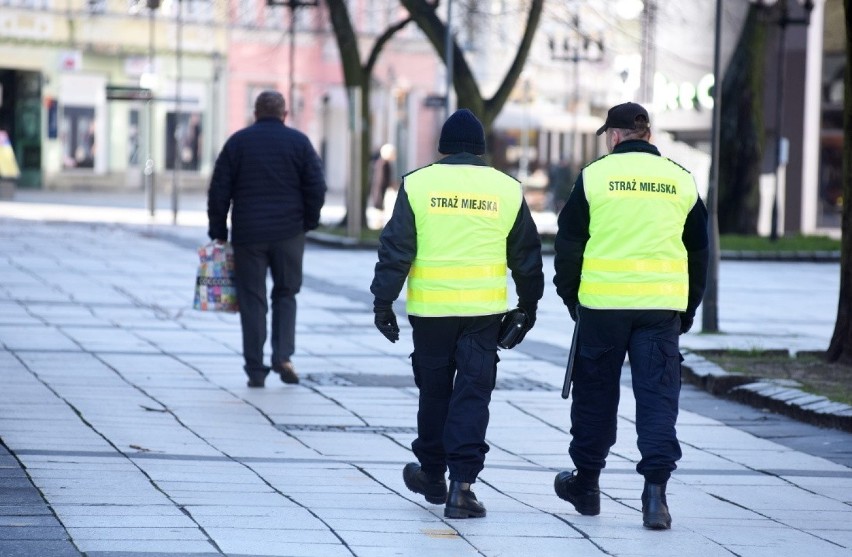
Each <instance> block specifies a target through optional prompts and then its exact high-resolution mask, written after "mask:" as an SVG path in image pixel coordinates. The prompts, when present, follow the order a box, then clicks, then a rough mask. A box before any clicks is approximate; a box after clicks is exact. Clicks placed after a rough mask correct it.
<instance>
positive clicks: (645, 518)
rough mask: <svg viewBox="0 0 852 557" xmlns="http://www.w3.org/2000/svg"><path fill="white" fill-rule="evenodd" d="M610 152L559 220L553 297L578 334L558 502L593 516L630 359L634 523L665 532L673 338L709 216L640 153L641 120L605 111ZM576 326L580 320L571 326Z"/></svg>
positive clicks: (661, 165)
mask: <svg viewBox="0 0 852 557" xmlns="http://www.w3.org/2000/svg"><path fill="white" fill-rule="evenodd" d="M604 132H606V145H607V149H608V150H609V151H610V153H611V154H609V155H606V156H604V157H602V158H600V159H598V160H597V161H595V162H593V163H591V164H590V165H588V166H587V167H586V168H584V169H583V172H582V174H581V175H580V176H579V177H578V178H577V181H576V183H575V184H574V189H573V190H572V192H571V195H570V196H569V198H568V202H567V203H566V205H565V207H564V208H563V209H562V211H561V213H560V214H559V221H558V223H559V226H558V231H557V235H556V242H555V250H556V256H555V259H554V265H555V267H556V275H555V277H554V279H553V282H554V284H555V285H556V292H557V293H558V294H559V296H560V297H561V298H562V300H563V302H565V305H566V306H568V311H569V312H570V314H571V318H572V319H574V321H577V327H579V331H578V336H577V341H578V343H579V345H578V350H577V352H576V354H577V356H576V359H575V361H574V376H573V382H574V390H573V401H572V405H571V435H572V439H571V445H570V447H569V453H570V455H571V459H572V460H573V461H574V465H575V466H576V471H575V472H573V473H569V472H567V471H566V472H560V473H559V474H558V475H557V476H556V479H555V482H554V488H555V490H556V494H557V495H558V496H559V497H561V498H562V499H565V500H566V501H568V502H569V503H571V504H572V505H574V508H575V509H576V510H577V512H579V513H580V514H585V515H596V514H598V513H600V490H599V487H598V478H599V476H600V472H601V469H602V468H603V467H604V466H605V465H606V457H607V455H608V454H609V449H610V447H612V445H613V444H614V443H615V435H616V421H617V418H616V413H617V411H618V399H619V391H620V381H619V377H620V375H621V367H622V364H623V363H624V356H625V354H629V356H630V369H631V372H632V378H633V394H634V396H635V398H636V432H637V434H638V446H639V452H640V454H641V460H640V461H639V463H638V465H637V466H636V471H637V472H639V473H640V474H641V475H642V476H644V477H645V488H644V490H643V492H642V522H643V524H644V525H645V526H646V527H647V528H652V529H667V528H670V527H671V515H670V514H669V510H668V505H667V502H666V484H667V482H668V480H669V477H670V476H671V473H672V471H673V470H674V469H675V468H676V464H675V463H676V462H677V461H678V460H679V459H680V457H681V450H680V444H679V443H678V440H677V434H676V432H675V422H676V421H677V414H678V398H679V396H680V354H679V346H678V344H679V339H678V335H680V334H683V333H685V332H687V331H688V330H689V328H690V327H691V326H692V321H693V319H694V317H695V311H696V309H697V308H698V305H699V304H700V303H701V298H702V296H703V295H704V287H705V284H706V279H707V257H708V256H707V211H706V209H705V207H704V203H703V202H702V201H701V199H700V198H699V197H698V192H697V190H696V188H695V181H694V180H693V178H692V175H691V174H690V173H689V172H687V171H686V170H684V169H683V168H682V167H680V166H679V165H678V164H676V163H674V162H672V161H671V160H669V159H667V158H665V157H662V156H660V152H659V151H658V150H657V148H656V147H655V146H654V145H652V144H651V143H649V140H650V137H651V125H650V120H649V118H648V112H647V111H646V110H645V109H644V108H643V107H642V106H640V105H638V104H636V103H624V104H620V105H618V106H614V107H612V108H611V109H610V110H609V113H608V114H607V118H606V122H605V123H604V125H603V126H602V127H601V128H600V129H599V130H598V135H600V134H602V133H604ZM578 318H579V320H578Z"/></svg>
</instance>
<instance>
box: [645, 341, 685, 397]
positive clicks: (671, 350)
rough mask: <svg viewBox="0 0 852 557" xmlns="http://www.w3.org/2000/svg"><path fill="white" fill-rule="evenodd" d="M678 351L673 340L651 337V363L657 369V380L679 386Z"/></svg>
mask: <svg viewBox="0 0 852 557" xmlns="http://www.w3.org/2000/svg"><path fill="white" fill-rule="evenodd" d="M680 360H681V357H680V352H679V351H678V349H677V345H676V344H675V343H673V342H670V341H666V340H662V339H651V364H652V365H653V366H654V370H655V371H656V370H659V374H660V375H659V382H660V383H661V384H663V385H665V386H667V387H668V386H676V387H680Z"/></svg>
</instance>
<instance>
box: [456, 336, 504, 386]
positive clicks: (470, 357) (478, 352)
mask: <svg viewBox="0 0 852 557" xmlns="http://www.w3.org/2000/svg"><path fill="white" fill-rule="evenodd" d="M463 342H465V343H467V346H466V350H467V352H468V354H467V358H466V359H465V373H467V374H469V375H468V377H470V379H471V382H472V383H473V384H474V385H476V386H477V387H480V388H483V389H488V390H489V391H491V390H493V389H494V387H495V385H496V384H497V362H499V361H500V358H499V357H498V356H497V347H496V346H495V347H494V348H486V347H485V346H483V345H482V344H481V342H480V341H479V339H478V338H476V337H468V338H467V339H464V340H463Z"/></svg>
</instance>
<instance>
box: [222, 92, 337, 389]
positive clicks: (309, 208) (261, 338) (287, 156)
mask: <svg viewBox="0 0 852 557" xmlns="http://www.w3.org/2000/svg"><path fill="white" fill-rule="evenodd" d="M254 116H255V122H254V124H252V125H251V126H248V127H247V128H245V129H242V130H240V131H238V132H237V133H235V134H234V135H232V136H231V137H230V138H229V139H228V141H226V142H225V145H224V147H223V148H222V152H221V153H220V154H219V157H218V158H217V159H216V166H215V168H214V170H213V177H212V179H211V180H210V190H209V192H208V198H207V216H208V220H209V229H208V235H209V236H210V238H211V239H212V240H216V241H220V242H224V241H227V239H228V225H227V217H228V211H229V210H230V211H231V226H232V230H231V242H232V243H233V245H234V270H235V278H236V287H237V303H238V304H239V306H240V324H241V325H242V333H243V357H244V358H245V366H244V369H245V372H246V374H247V375H248V386H249V387H263V386H264V382H265V380H266V376H267V374H268V373H269V369H270V368H269V367H268V366H266V365H264V361H263V347H264V344H265V343H266V333H267V330H266V314H267V312H268V305H267V302H266V276H267V272H270V273H271V274H272V292H271V294H270V296H269V298H270V300H271V302H272V336H271V339H270V341H271V345H272V361H271V363H272V366H271V367H272V369H273V370H274V371H275V372H276V373H278V374H279V375H280V376H281V380H282V381H283V382H284V383H298V382H299V376H298V375H296V371H295V369H294V367H293V363H292V362H291V361H290V358H291V357H292V356H293V353H294V352H295V349H296V294H297V293H298V292H299V289H300V288H301V286H302V258H303V255H304V251H305V232H306V231H308V230H313V229H314V228H316V227H317V226H318V225H319V217H320V209H322V205H323V203H324V201H325V191H326V186H325V179H324V178H323V173H322V164H321V163H320V159H319V156H318V155H317V153H316V151H315V150H314V148H313V147H312V146H311V143H310V141H309V140H308V138H307V137H306V136H305V135H304V134H303V133H301V132H299V131H297V130H294V129H293V128H290V127H287V126H286V125H285V124H284V118H285V117H286V116H287V111H286V109H285V105H284V97H283V96H282V95H281V94H280V93H278V92H277V91H264V92H262V93H261V94H260V95H258V97H257V101H256V102H255V106H254Z"/></svg>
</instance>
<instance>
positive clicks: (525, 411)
mask: <svg viewBox="0 0 852 557" xmlns="http://www.w3.org/2000/svg"><path fill="white" fill-rule="evenodd" d="M0 206H4V207H5V209H4V207H0V345H2V350H0V441H2V445H0V555H2V556H3V557H12V556H60V557H64V556H79V555H83V554H84V555H88V556H98V557H105V556H111V557H130V556H145V557H155V556H161V555H180V556H187V555H233V556H249V555H275V556H321V557H334V556H338V555H340V556H352V555H357V556H365V557H366V556H377V557H378V556H390V555H403V556H405V555H411V556H418V557H431V556H443V555H446V556H453V557H455V556H461V555H479V556H521V555H537V556H541V557H544V556H556V555H560V556H561V555H577V556H583V557H587V556H588V557H594V556H604V555H607V556H624V557H628V556H650V555H654V556H681V555H689V556H708V557H709V556H734V555H736V556H742V557H761V556H771V557H785V556H790V557H792V556H796V557H798V556H801V555H819V556H820V557H834V556H838V557H839V556H848V555H850V554H852V469H850V467H849V456H850V455H852V435H849V434H845V433H841V432H832V431H829V430H821V429H818V428H814V427H811V426H804V425H801V424H795V423H794V422H792V421H789V420H786V421H785V420H782V421H775V420H774V419H773V418H772V417H771V416H766V415H764V416H760V413H759V412H757V417H755V416H754V415H753V414H749V413H748V412H754V411H751V410H745V409H743V410H742V411H740V410H732V408H734V407H737V408H738V407H739V405H733V406H731V403H727V402H725V401H718V400H716V399H713V398H712V397H710V396H709V395H706V394H705V393H701V392H698V391H696V390H694V389H691V388H689V387H685V389H684V406H683V409H682V412H681V415H680V420H679V426H678V432H679V435H680V438H681V440H682V444H683V450H684V458H683V460H682V461H681V463H680V468H679V470H678V471H677V472H676V473H675V475H674V476H673V478H672V480H671V481H670V483H669V504H670V507H671V510H672V515H673V518H674V523H673V528H672V530H670V531H666V532H652V531H648V530H645V529H643V528H642V523H641V513H640V510H639V509H640V502H639V496H640V494H641V489H642V481H641V478H640V477H639V476H638V475H637V474H636V473H635V471H634V467H635V463H636V461H637V459H638V453H637V449H636V447H635V432H634V429H633V412H634V403H633V397H632V395H631V393H630V391H629V388H626V387H625V388H624V392H623V396H622V401H621V407H620V411H619V433H620V435H619V440H618V442H617V444H616V445H615V447H614V448H613V451H612V454H611V456H610V458H609V461H608V467H607V468H606V470H605V471H604V473H603V475H602V478H601V489H602V492H603V495H604V496H603V501H602V511H601V514H600V516H597V517H585V516H580V515H578V514H577V513H575V512H574V510H573V508H571V507H570V505H568V504H567V503H565V502H564V501H562V500H560V499H559V498H557V497H556V495H555V494H554V493H553V487H552V484H553V477H554V474H555V473H556V472H557V471H558V470H561V469H566V468H570V466H571V464H570V460H569V458H568V454H567V447H568V442H569V439H570V436H569V432H568V430H569V409H570V404H569V403H568V402H567V401H563V400H562V399H561V398H560V397H559V391H558V389H559V386H560V385H561V381H562V372H563V361H564V358H565V354H566V353H567V343H568V342H569V339H570V335H571V322H570V320H569V319H568V317H567V313H566V311H565V310H564V308H562V306H561V304H560V303H559V302H558V299H557V298H556V295H555V293H554V292H553V288H552V286H550V284H549V283H548V288H547V292H546V297H545V300H544V302H543V303H542V308H541V314H540V316H539V319H538V323H537V325H536V329H535V330H534V331H532V333H531V334H530V335H529V337H528V339H527V340H526V341H525V342H524V343H523V344H522V345H521V346H520V347H519V349H516V350H512V351H501V353H500V357H501V363H500V366H499V380H498V387H497V390H496V391H495V392H494V397H493V404H492V408H491V409H492V419H491V425H490V427H489V431H488V441H489V443H490V445H491V451H490V452H489V454H488V457H487V461H486V467H485V470H484V472H483V473H482V475H481V477H480V480H479V481H478V482H477V483H476V485H475V490H476V493H477V495H478V496H479V498H480V499H481V500H482V501H483V502H484V503H485V505H486V507H487V508H488V516H487V517H486V518H484V519H481V520H449V519H445V518H444V517H443V513H442V508H441V507H439V506H434V505H429V504H428V503H426V502H425V501H424V500H423V499H422V498H421V497H418V496H416V495H415V494H413V493H410V492H409V491H408V490H407V489H406V488H405V486H404V485H403V483H402V477H401V470H402V467H403V465H404V464H405V463H406V462H409V461H411V460H412V454H411V451H410V449H409V446H410V443H411V441H412V439H413V437H414V429H413V426H414V424H415V414H416V406H417V393H416V389H415V388H414V385H413V381H412V379H411V373H410V363H409V360H408V354H409V353H410V351H411V341H410V329H409V327H408V326H407V323H406V322H405V320H404V319H401V320H400V324H401V325H402V326H403V332H402V335H401V337H402V338H401V340H400V342H398V343H396V344H390V343H388V342H386V341H385V340H384V339H383V338H382V337H381V336H380V335H379V334H378V332H376V331H375V329H374V328H373V325H372V311H371V296H370V294H369V292H368V286H369V282H370V279H371V277H372V272H373V264H374V262H375V254H374V253H372V252H369V251H359V250H336V249H331V248H326V247H318V246H313V245H312V246H309V248H308V250H307V253H306V258H305V273H306V277H305V284H304V288H303V291H302V293H301V294H300V297H299V316H298V328H297V344H298V348H297V354H296V355H295V357H294V363H295V365H296V367H297V369H298V371H299V373H300V375H301V376H302V378H303V381H302V383H301V384H300V385H297V386H291V385H284V384H282V383H280V382H278V381H273V377H270V378H269V379H268V380H267V388H266V389H263V390H257V389H248V388H247V387H246V385H245V376H244V374H243V372H242V369H241V365H242V361H241V357H240V332H239V323H238V318H237V317H236V316H234V315H226V314H215V313H202V312H197V311H193V310H192V309H191V303H192V286H193V283H194V279H195V276H194V275H195V267H196V264H197V259H196V254H195V247H197V246H198V245H200V244H202V243H204V242H205V240H206V238H205V236H204V230H203V228H199V227H192V226H181V227H160V226H150V225H144V224H142V225H126V224H123V225H115V224H103V223H101V224H95V223H84V222H78V223H48V222H42V221H41V220H38V219H36V220H20V219H17V218H14V217H23V216H25V215H24V214H23V208H22V207H16V206H14V203H5V204H4V203H0ZM10 206H11V207H10ZM4 211H5V212H4ZM16 211H17V212H16ZM69 211H70V209H69ZM4 215H5V216H4ZM60 217H61V216H60ZM81 220H85V219H81ZM545 268H546V270H547V271H548V274H550V273H551V271H550V269H551V268H552V259H551V258H548V260H547V261H546V265H545ZM837 271H838V266H837V265H836V264H789V263H747V262H737V263H731V262H725V263H723V265H722V269H721V290H720V319H721V323H720V324H721V327H722V329H723V330H724V331H725V333H724V334H720V335H702V334H697V333H689V334H688V335H686V336H685V337H684V340H683V344H684V346H685V347H686V348H706V347H720V346H725V347H734V346H736V347H743V348H761V349H769V348H778V347H786V348H792V349H794V350H816V349H821V348H825V346H826V345H827V342H828V338H829V336H830V335H831V331H832V327H833V323H834V315H835V312H836V300H837V288H838V278H837V275H838V272H837ZM548 278H549V277H548ZM401 309H402V308H401V306H400V310H401ZM400 314H402V313H401V311H400ZM696 322H697V323H699V322H700V318H699V319H697V320H696ZM627 374H628V368H625V376H627ZM720 409H721V410H720ZM723 414H724V415H723ZM761 420H766V421H767V422H771V423H772V424H774V425H773V428H774V429H773V433H772V434H771V435H761V434H760V433H759V432H757V431H756V429H759V428H757V427H754V425H755V424H757V423H759V422H760V421H761ZM738 421H739V422H740V423H737V422H738ZM745 422H749V423H750V424H751V427H748V426H747V425H746V424H745ZM728 424H731V425H728ZM801 428H805V429H801ZM792 436H796V437H799V438H802V439H805V438H806V439H809V440H810V441H811V443H810V445H809V446H806V447H796V446H789V445H790V444H789V443H786V440H785V438H786V437H792ZM826 446H828V447H830V449H829V450H826V449H825V447H826ZM844 459H845V460H844Z"/></svg>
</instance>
